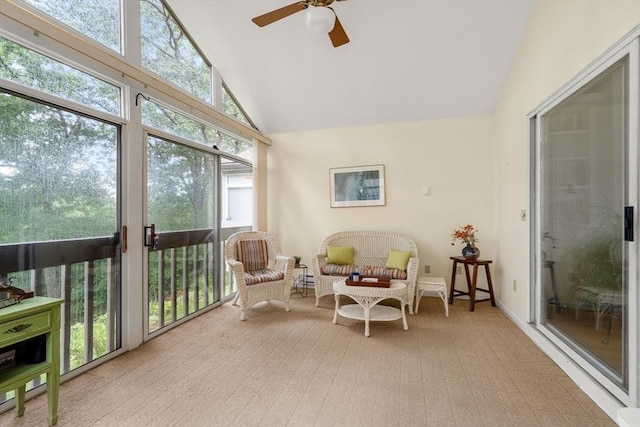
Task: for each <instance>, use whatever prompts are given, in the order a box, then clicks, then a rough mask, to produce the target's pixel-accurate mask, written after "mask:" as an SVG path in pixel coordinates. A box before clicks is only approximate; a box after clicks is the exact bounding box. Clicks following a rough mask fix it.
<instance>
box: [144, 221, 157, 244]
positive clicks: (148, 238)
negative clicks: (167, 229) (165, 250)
mask: <svg viewBox="0 0 640 427" xmlns="http://www.w3.org/2000/svg"><path fill="white" fill-rule="evenodd" d="M144 245H145V246H147V247H150V248H151V249H158V233H156V225H155V224H151V225H145V226H144Z"/></svg>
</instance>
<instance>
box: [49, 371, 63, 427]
mask: <svg viewBox="0 0 640 427" xmlns="http://www.w3.org/2000/svg"><path fill="white" fill-rule="evenodd" d="M54 369H55V368H54ZM56 377H58V378H57V379H56ZM59 392H60V378H59V374H58V375H56V372H47V405H48V410H49V425H50V426H53V425H56V424H57V423H58V394H59Z"/></svg>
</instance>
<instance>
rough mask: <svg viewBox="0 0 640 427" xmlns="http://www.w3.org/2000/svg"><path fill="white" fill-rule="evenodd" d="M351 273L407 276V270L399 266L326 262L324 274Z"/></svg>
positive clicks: (341, 274) (344, 274)
mask: <svg viewBox="0 0 640 427" xmlns="http://www.w3.org/2000/svg"><path fill="white" fill-rule="evenodd" d="M351 273H360V275H361V276H389V277H391V278H392V279H398V280H403V279H406V278H407V272H406V271H404V270H401V269H399V268H386V267H379V266H375V265H366V266H361V265H339V264H325V265H324V266H323V267H322V274H327V275H329V276H348V275H349V274H351Z"/></svg>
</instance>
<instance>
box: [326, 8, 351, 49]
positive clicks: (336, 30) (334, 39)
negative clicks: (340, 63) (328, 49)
mask: <svg viewBox="0 0 640 427" xmlns="http://www.w3.org/2000/svg"><path fill="white" fill-rule="evenodd" d="M328 9H331V11H332V12H333V14H334V15H336V11H335V10H333V8H331V7H329V8H328ZM329 38H330V39H331V43H332V44H333V47H338V46H342V45H343V44H347V43H349V37H347V33H346V32H345V31H344V27H343V26H342V24H341V23H340V20H339V19H338V15H336V23H335V25H334V26H333V30H331V31H329Z"/></svg>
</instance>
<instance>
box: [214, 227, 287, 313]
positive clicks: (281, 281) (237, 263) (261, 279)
mask: <svg viewBox="0 0 640 427" xmlns="http://www.w3.org/2000/svg"><path fill="white" fill-rule="evenodd" d="M224 252H225V253H224V256H225V261H226V263H227V264H228V265H229V266H230V267H231V269H232V270H233V277H234V280H235V281H236V284H237V286H238V294H237V295H236V300H235V301H234V304H236V302H238V301H239V302H240V320H245V311H246V310H247V309H248V308H251V307H252V306H253V305H255V304H256V303H258V302H261V301H269V300H278V301H282V302H284V305H285V310H286V311H289V295H290V294H291V284H292V282H293V267H294V265H295V261H294V258H293V257H287V256H283V255H282V250H281V249H280V242H279V241H278V239H276V238H275V237H274V236H273V235H271V234H268V233H265V232H262V231H243V232H239V233H235V234H233V235H231V236H230V237H229V239H227V241H226V242H225V251H224Z"/></svg>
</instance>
